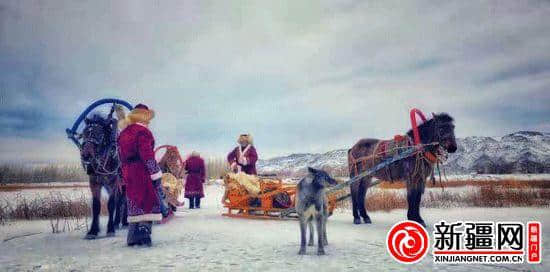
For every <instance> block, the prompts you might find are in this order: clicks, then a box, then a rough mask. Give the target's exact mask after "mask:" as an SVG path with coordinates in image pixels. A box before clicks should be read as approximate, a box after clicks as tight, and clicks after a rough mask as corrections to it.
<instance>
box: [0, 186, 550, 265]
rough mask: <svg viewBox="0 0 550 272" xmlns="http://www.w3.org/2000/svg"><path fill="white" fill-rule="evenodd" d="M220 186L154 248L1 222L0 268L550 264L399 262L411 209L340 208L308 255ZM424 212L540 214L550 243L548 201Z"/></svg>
mask: <svg viewBox="0 0 550 272" xmlns="http://www.w3.org/2000/svg"><path fill="white" fill-rule="evenodd" d="M222 193H223V188H222V187H221V186H219V185H210V186H207V187H206V198H205V200H204V202H203V204H202V209H200V210H188V209H182V210H181V211H179V212H177V214H176V217H175V218H174V219H173V220H172V221H170V222H169V223H168V224H166V225H156V226H154V229H153V243H154V245H153V247H152V248H128V247H126V245H125V242H126V240H125V238H126V231H125V230H122V231H119V232H117V234H116V237H114V238H105V239H99V240H95V241H86V240H82V237H83V236H84V231H83V230H80V231H73V232H65V233H60V234H52V233H51V228H50V225H49V221H18V222H10V223H8V224H7V225H3V226H0V252H1V254H0V271H114V270H116V271H176V270H177V271H210V270H211V271H259V270H262V271H409V270H411V269H412V270H415V271H434V270H437V271H480V270H483V271H550V263H549V262H548V260H549V257H550V256H549V254H548V250H546V251H545V250H543V262H542V264H539V265H529V264H520V265H439V264H438V265H435V264H433V262H432V258H431V256H430V255H428V256H426V258H424V259H423V260H422V261H421V262H420V263H417V264H414V265H412V266H411V265H403V264H399V263H397V262H395V261H394V260H393V259H392V258H391V257H390V256H389V255H388V253H387V252H386V248H385V237H386V234H387V231H388V230H389V228H390V227H391V226H392V225H393V224H394V223H396V222H398V221H400V220H403V219H405V217H406V216H405V215H406V211H405V210H393V211H391V212H389V213H387V212H371V213H370V216H371V218H372V220H373V222H374V223H373V224H371V225H353V224H351V219H352V218H351V215H350V214H349V213H348V212H345V211H344V212H342V211H338V212H337V213H335V215H334V216H332V217H331V218H330V219H329V222H328V226H327V232H328V239H329V246H328V247H327V248H326V252H327V255H326V256H317V255H315V253H316V248H312V247H308V255H306V256H299V255H297V252H298V249H299V240H298V239H299V230H298V223H297V222H296V221H274V220H269V221H266V220H247V219H236V218H226V217H222V216H221V215H220V214H221V213H222V212H223V207H222V205H221V203H219V201H220V198H221V194H222ZM422 212H423V215H424V218H425V220H426V221H427V222H428V224H430V223H433V222H436V221H438V220H440V219H445V220H447V221H458V220H491V221H516V220H517V221H522V222H526V221H528V220H540V221H542V226H543V228H542V230H543V235H542V236H543V239H542V241H543V246H544V248H549V247H550V239H549V238H548V237H550V228H548V227H545V226H549V224H550V210H549V209H545V208H508V209H489V208H456V209H423V211H422ZM105 224H106V218H102V225H103V226H105ZM104 231H105V227H103V228H102V233H101V234H102V235H104V234H105V232H104ZM429 231H431V228H430V229H429ZM26 235H28V236H26Z"/></svg>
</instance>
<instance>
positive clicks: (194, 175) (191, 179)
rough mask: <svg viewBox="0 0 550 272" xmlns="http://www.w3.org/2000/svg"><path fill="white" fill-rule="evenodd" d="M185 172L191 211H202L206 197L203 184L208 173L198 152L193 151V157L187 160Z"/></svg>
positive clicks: (186, 191) (186, 195) (186, 194)
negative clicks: (202, 199) (202, 202)
mask: <svg viewBox="0 0 550 272" xmlns="http://www.w3.org/2000/svg"><path fill="white" fill-rule="evenodd" d="M185 171H187V178H186V179H185V198H187V199H189V209H200V207H201V198H202V197H204V189H203V184H204V181H205V176H206V171H205V167H204V160H203V159H202V158H201V157H200V154H199V153H198V152H196V151H193V152H192V153H191V156H189V158H188V159H187V160H185Z"/></svg>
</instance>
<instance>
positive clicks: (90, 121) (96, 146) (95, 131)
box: [80, 114, 128, 239]
mask: <svg viewBox="0 0 550 272" xmlns="http://www.w3.org/2000/svg"><path fill="white" fill-rule="evenodd" d="M84 122H85V127H84V131H83V133H82V146H81V148H80V159H81V161H82V164H83V166H84V168H85V169H86V173H87V174H88V176H89V180H90V191H91V192H92V225H91V228H90V230H89V231H88V233H87V234H86V237H85V238H86V239H95V238H96V237H97V234H98V233H99V213H100V211H101V188H102V187H104V188H105V189H106V191H107V193H108V194H109V200H108V202H107V208H108V210H109V221H108V223H107V236H114V234H115V228H117V227H118V225H119V222H120V221H121V217H122V222H123V225H124V224H126V225H127V224H128V223H127V222H125V221H126V216H125V209H126V205H124V203H125V202H126V200H125V197H124V192H123V191H121V186H119V185H120V184H119V182H120V175H119V166H120V160H119V158H118V151H117V146H116V144H117V143H116V135H117V121H116V119H114V118H112V117H111V116H109V117H107V118H105V117H102V116H101V115H100V114H93V115H92V116H91V117H90V118H86V119H85V120H84ZM121 214H122V216H121Z"/></svg>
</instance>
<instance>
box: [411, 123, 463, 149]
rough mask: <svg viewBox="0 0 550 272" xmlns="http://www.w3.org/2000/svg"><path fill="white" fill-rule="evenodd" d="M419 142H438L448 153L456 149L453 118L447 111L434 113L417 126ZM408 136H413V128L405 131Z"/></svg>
mask: <svg viewBox="0 0 550 272" xmlns="http://www.w3.org/2000/svg"><path fill="white" fill-rule="evenodd" d="M418 131H419V134H420V142H421V143H423V144H429V143H433V142H438V143H439V145H440V146H441V147H442V148H443V149H445V150H446V151H447V152H449V153H454V152H456V150H457V145H456V138H455V125H454V119H453V117H451V116H450V115H449V114H447V113H438V114H434V115H433V118H432V119H430V120H428V121H426V122H425V123H423V124H421V125H420V126H418ZM407 135H409V137H411V138H412V137H414V136H413V130H412V129H411V130H409V132H408V133H407Z"/></svg>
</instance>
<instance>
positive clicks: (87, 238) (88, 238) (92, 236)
mask: <svg viewBox="0 0 550 272" xmlns="http://www.w3.org/2000/svg"><path fill="white" fill-rule="evenodd" d="M96 238H97V234H91V233H88V234H86V236H84V239H86V240H94V239H96Z"/></svg>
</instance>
